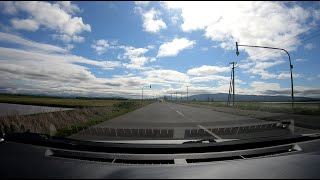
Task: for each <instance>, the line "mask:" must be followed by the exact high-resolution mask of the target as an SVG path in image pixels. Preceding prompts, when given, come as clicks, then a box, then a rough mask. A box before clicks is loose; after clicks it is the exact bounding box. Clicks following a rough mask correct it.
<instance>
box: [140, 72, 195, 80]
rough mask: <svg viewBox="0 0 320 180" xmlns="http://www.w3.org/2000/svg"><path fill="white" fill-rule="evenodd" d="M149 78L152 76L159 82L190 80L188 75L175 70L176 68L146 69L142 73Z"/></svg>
mask: <svg viewBox="0 0 320 180" xmlns="http://www.w3.org/2000/svg"><path fill="white" fill-rule="evenodd" d="M142 74H143V75H145V76H147V78H152V79H153V80H154V81H153V82H157V83H174V82H185V81H187V80H188V78H189V77H188V75H186V74H184V73H181V72H178V71H175V70H163V69H160V70H152V71H145V72H143V73H142Z"/></svg>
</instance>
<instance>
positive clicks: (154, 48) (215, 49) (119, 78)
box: [0, 1, 320, 98]
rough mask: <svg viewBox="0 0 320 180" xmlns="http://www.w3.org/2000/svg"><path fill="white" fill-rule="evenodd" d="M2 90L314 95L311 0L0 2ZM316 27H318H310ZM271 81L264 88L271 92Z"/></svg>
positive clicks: (316, 6) (318, 24)
mask: <svg viewBox="0 0 320 180" xmlns="http://www.w3.org/2000/svg"><path fill="white" fill-rule="evenodd" d="M0 6H1V9H3V11H1V16H0V65H1V67H0V71H1V74H0V84H1V85H0V92H6V93H28V94H30V93H31V94H32V93H37V94H39V93H40V94H48V95H75V96H124V97H132V98H138V97H140V93H141V88H142V87H143V86H146V85H149V84H152V88H151V89H148V90H146V92H145V95H146V96H147V97H154V96H162V95H168V94H170V93H172V92H176V91H178V92H180V93H182V94H185V93H186V86H189V93H190V94H199V93H227V92H228V90H229V81H230V71H231V69H230V66H229V62H231V61H235V62H237V66H236V70H235V74H236V93H238V94H256V95H262V94H263V95H288V96H290V73H289V64H288V58H287V55H286V54H285V53H283V52H279V51H273V50H265V49H263V50H261V49H253V48H240V55H239V56H236V53H235V42H236V41H237V42H239V43H240V44H249V45H261V46H273V47H279V48H284V49H287V50H288V51H289V53H290V55H291V58H292V64H293V66H294V69H293V72H294V89H295V95H296V96H307V97H318V98H319V97H320V72H319V70H318V68H319V65H320V62H319V58H318V57H319V52H320V51H319V50H320V49H319V48H320V41H319V39H320V37H319V36H320V35H319V34H320V3H319V2H285V3H284V2H236V3H235V2H147V1H145V2H133V1H132V2H115V1H114V2H67V1H64V2H1V3H0ZM318 35H319V36H318ZM271 90H272V92H271Z"/></svg>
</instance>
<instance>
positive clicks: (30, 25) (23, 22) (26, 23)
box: [11, 19, 39, 31]
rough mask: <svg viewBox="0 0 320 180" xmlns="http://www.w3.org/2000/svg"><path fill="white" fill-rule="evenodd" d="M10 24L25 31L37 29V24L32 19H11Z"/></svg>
mask: <svg viewBox="0 0 320 180" xmlns="http://www.w3.org/2000/svg"><path fill="white" fill-rule="evenodd" d="M11 24H12V26H13V28H15V29H22V30H27V31H37V30H38V29H39V24H38V23H37V22H36V21H34V20H32V19H12V20H11Z"/></svg>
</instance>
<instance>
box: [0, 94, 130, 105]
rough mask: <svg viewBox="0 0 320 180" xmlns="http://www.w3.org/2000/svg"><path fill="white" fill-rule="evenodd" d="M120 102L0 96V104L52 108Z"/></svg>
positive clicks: (115, 100)
mask: <svg viewBox="0 0 320 180" xmlns="http://www.w3.org/2000/svg"><path fill="white" fill-rule="evenodd" d="M122 101H132V100H117V99H89V98H87V99H86V98H58V97H39V96H22V95H3V94H2V95H0V103H14V104H27V105H40V106H54V107H69V108H80V107H92V106H110V105H111V106H112V105H113V104H117V103H119V102H122Z"/></svg>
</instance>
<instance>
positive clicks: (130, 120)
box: [70, 102, 293, 140]
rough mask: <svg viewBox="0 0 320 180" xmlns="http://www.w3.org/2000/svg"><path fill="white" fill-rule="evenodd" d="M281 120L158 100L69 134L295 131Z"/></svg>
mask: <svg viewBox="0 0 320 180" xmlns="http://www.w3.org/2000/svg"><path fill="white" fill-rule="evenodd" d="M292 130H293V129H291V126H290V128H288V129H283V128H282V127H281V126H279V123H278V122H270V121H263V120H260V119H256V118H250V117H246V116H240V115H235V114H229V113H224V112H217V111H213V110H211V109H207V108H200V107H191V106H186V105H181V104H175V103H169V102H157V103H153V104H150V105H147V106H145V107H143V108H140V109H137V110H135V111H132V112H129V113H127V114H125V115H122V116H119V117H116V118H114V119H111V120H108V121H105V122H103V123H100V124H98V125H95V126H93V127H91V128H89V129H87V130H84V131H81V132H79V133H77V134H74V135H72V136H70V138H75V139H81V140H114V139H135V140H136V139H187V138H189V139H199V138H212V139H227V138H229V139H232V138H233V139H234V138H236V139H239V138H241V139H243V138H254V137H258V136H259V137H260V136H261V137H265V136H274V135H288V134H290V133H292Z"/></svg>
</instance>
